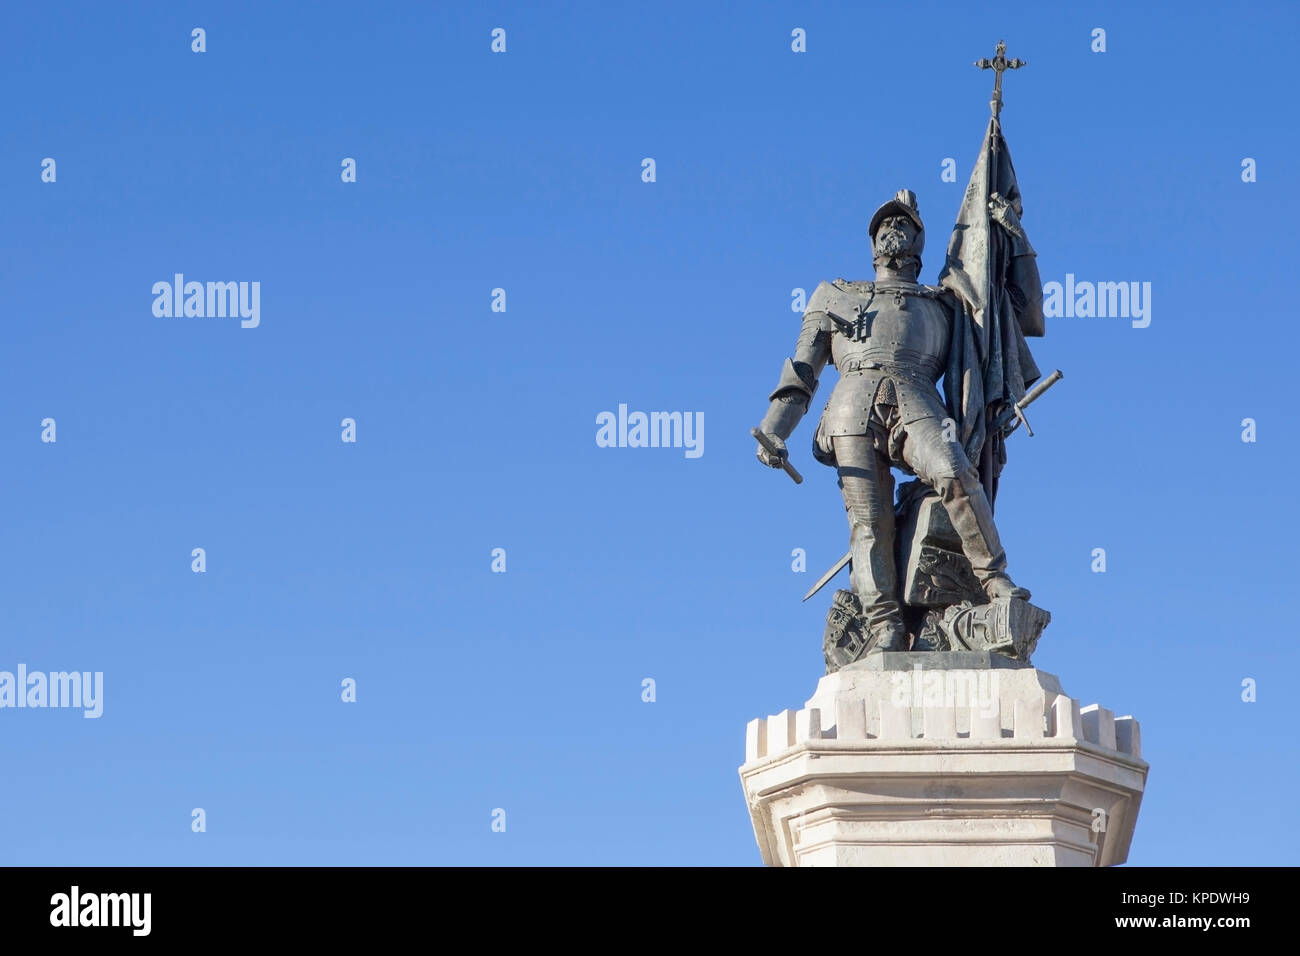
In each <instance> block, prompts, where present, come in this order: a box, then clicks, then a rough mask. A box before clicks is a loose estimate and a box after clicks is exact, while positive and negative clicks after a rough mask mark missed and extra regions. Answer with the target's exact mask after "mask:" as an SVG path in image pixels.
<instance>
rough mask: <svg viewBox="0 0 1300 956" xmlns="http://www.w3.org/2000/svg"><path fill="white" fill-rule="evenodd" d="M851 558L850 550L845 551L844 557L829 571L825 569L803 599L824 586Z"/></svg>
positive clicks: (806, 598)
mask: <svg viewBox="0 0 1300 956" xmlns="http://www.w3.org/2000/svg"><path fill="white" fill-rule="evenodd" d="M852 559H853V552H852V551H849V552H846V553H845V555H844V557H842V558H840V559H839V560H838V561H836V562H835V566H834V567H833V568H831V569H830V570H829V571H827V572H826V573H825V574H823V575H822V576H821V580H820V581H818V582H817V583H816V584H814V585H813V586H812V590H811V591H809V592H808V593H807V594H805V595H804V596H803V600H805V601H806V600H808V599H809V598H810V597H812V596H813V595H814V594H816V593H817V592H818V591H820V590H821V589H822V588H824V587H826V584H827V582H829V581H830V579H831V578H833V577H835V575H837V574H839V573H840V571H842V570H843V569H844V565H846V564H848V563H849V561H851V560H852ZM801 603H802V602H801Z"/></svg>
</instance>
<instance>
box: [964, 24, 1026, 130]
mask: <svg viewBox="0 0 1300 956" xmlns="http://www.w3.org/2000/svg"><path fill="white" fill-rule="evenodd" d="M1006 54H1007V44H1006V42H1005V41H1003V40H999V41H998V47H997V49H996V50H994V51H993V59H991V60H990V59H988V58H987V57H985V58H984V59H981V60H976V61H975V65H976V66H978V67H979V68H980V69H981V70H992V71H993V75H994V77H995V78H994V80H993V99H991V100H989V109H991V110H992V111H993V116H994V118H995V119H996V118H997V116H998V114H999V113H1001V112H1002V73H1003V71H1005V70H1018V69H1020V68H1021V67H1022V66H1024V65H1025V61H1024V60H1008V59H1007V55H1006Z"/></svg>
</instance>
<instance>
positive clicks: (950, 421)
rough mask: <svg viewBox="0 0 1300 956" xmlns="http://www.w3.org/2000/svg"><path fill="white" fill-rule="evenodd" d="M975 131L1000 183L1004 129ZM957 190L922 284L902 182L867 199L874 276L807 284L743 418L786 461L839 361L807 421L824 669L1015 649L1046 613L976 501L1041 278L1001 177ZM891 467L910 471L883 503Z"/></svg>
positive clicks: (1020, 653) (917, 237)
mask: <svg viewBox="0 0 1300 956" xmlns="http://www.w3.org/2000/svg"><path fill="white" fill-rule="evenodd" d="M990 136H991V137H995V140H994V141H993V143H992V144H990V142H989V141H988V140H986V143H985V146H986V153H987V154H989V158H990V162H991V165H992V166H993V167H994V168H993V169H985V170H984V172H985V177H984V181H983V183H981V185H985V184H987V182H988V180H990V179H992V177H991V176H988V175H987V174H988V173H990V172H994V173H996V172H998V170H997V169H996V167H997V166H998V164H999V160H1001V161H1002V164H1003V165H1004V166H1005V169H1003V170H1001V172H1002V173H1003V176H1002V179H1003V180H1004V181H1006V180H1008V179H1009V180H1010V182H1011V183H1012V184H1014V172H1013V171H1012V170H1011V169H1010V159H1009V157H1008V156H1007V155H1006V153H1005V143H1001V145H1002V147H1003V152H1002V155H1001V156H998V155H997V152H998V150H997V145H998V143H1000V142H1001V134H1000V131H999V130H998V129H997V121H996V118H995V119H994V121H993V123H992V124H991V125H990ZM972 185H973V186H974V185H976V184H975V181H974V178H973V180H972ZM972 192H973V193H974V198H976V199H977V201H978V206H979V207H980V208H978V209H972V208H964V209H963V214H962V217H960V218H959V220H958V223H957V228H956V230H955V231H954V234H953V239H952V243H951V245H950V249H949V263H948V267H946V268H945V269H944V272H943V275H941V277H940V282H941V285H939V286H926V285H919V284H918V283H917V278H918V276H919V274H920V271H921V255H922V252H923V250H924V248H925V225H924V223H923V221H922V219H921V213H920V210H919V208H918V206H917V200H916V195H915V194H914V193H913V192H911V191H910V190H906V189H904V190H901V191H899V192H898V194H897V195H896V196H895V197H894V198H893V199H891V200H890V201H889V202H887V203H885V204H884V205H883V206H881V207H880V208H879V209H878V210H876V213H875V215H873V216H872V217H871V221H870V224H869V225H868V227H867V232H868V234H869V236H870V240H871V245H872V251H873V262H874V264H875V269H876V277H875V281H874V282H852V281H847V280H844V279H836V280H834V281H833V282H823V283H821V285H819V286H818V287H817V289H816V291H815V292H814V293H813V295H812V297H811V299H810V300H809V301H808V307H807V310H806V312H805V313H804V316H803V327H802V329H801V330H800V333H799V338H798V341H797V343H796V345H795V350H794V355H793V357H791V358H788V359H787V360H786V362H785V365H784V367H783V368H782V370H781V377H780V381H779V382H778V383H777V386H776V388H775V389H774V390H773V392H772V393H771V395H770V401H771V404H770V406H769V408H768V412H767V415H766V416H765V417H764V419H763V422H762V424H761V425H760V426H759V428H758V430H757V432H756V437H758V438H759V442H760V444H759V448H758V458H759V460H760V461H761V462H763V463H764V464H765V465H769V466H771V467H773V468H781V467H787V461H786V459H787V458H788V452H787V450H786V447H785V439H787V438H788V437H789V436H790V434H791V433H792V432H793V431H794V429H795V426H796V425H798V424H799V421H800V420H801V419H802V418H803V416H804V415H805V413H806V412H807V410H808V407H809V404H810V403H811V401H812V398H813V395H814V394H815V393H816V391H817V386H818V381H819V379H820V378H821V376H822V372H823V370H824V369H825V367H826V366H827V364H833V365H834V366H835V367H836V368H837V369H838V371H839V381H838V382H837V383H836V385H835V388H834V390H833V391H832V392H831V395H830V399H829V401H828V402H827V403H826V407H825V410H824V411H823V412H822V416H821V420H820V421H819V422H818V424H817V430H816V433H815V435H814V436H813V456H814V457H815V458H816V459H817V461H819V462H821V463H822V464H825V465H829V466H831V467H833V468H835V469H836V470H837V472H838V475H839V486H840V489H841V491H842V493H843V496H844V507H845V509H846V510H847V512H848V520H849V529H850V548H849V554H848V555H846V559H847V562H841V565H839V566H837V568H836V569H833V570H838V567H840V566H842V565H843V564H844V563H848V564H849V565H850V567H851V576H850V580H851V583H852V591H851V592H846V591H841V592H839V593H838V594H837V595H836V598H835V602H834V605H833V606H832V608H831V613H830V616H829V619H828V628H827V634H826V644H825V652H826V661H827V669H828V671H833V670H836V669H837V668H838V667H841V666H844V665H845V664H848V663H852V662H854V661H855V660H858V659H860V658H861V657H863V656H865V655H867V654H870V653H881V652H886V651H905V650H909V649H911V650H992V651H996V652H999V653H1002V654H1005V655H1007V656H1011V657H1016V658H1018V659H1022V660H1028V655H1029V653H1030V651H1032V648H1033V644H1034V643H1035V642H1036V641H1037V639H1038V636H1039V634H1040V633H1041V631H1042V629H1043V627H1044V626H1045V625H1046V623H1047V620H1048V615H1047V613H1046V612H1045V611H1042V610H1041V609H1039V608H1036V607H1034V606H1033V605H1030V604H1028V598H1029V596H1030V595H1029V592H1028V591H1026V590H1025V589H1024V588H1021V587H1018V586H1017V585H1016V584H1015V583H1014V582H1013V581H1012V580H1011V578H1010V577H1009V576H1008V574H1007V556H1006V552H1005V550H1004V549H1003V546H1002V542H1001V540H1000V539H999V537H998V531H997V527H996V525H995V524H994V522H993V506H992V502H993V497H994V495H995V494H996V488H997V477H998V474H999V473H1000V471H1001V466H1002V464H1003V463H1004V462H1005V449H1004V448H1003V445H1002V441H1003V439H1004V438H1005V436H1006V434H1009V431H1010V430H1011V429H1014V427H1015V426H1016V425H1017V424H1019V423H1020V422H1023V421H1024V417H1023V414H1022V409H1023V408H1024V406H1025V405H1026V404H1028V401H1026V400H1025V398H1026V393H1025V387H1026V386H1027V385H1030V384H1032V383H1033V382H1034V381H1035V380H1036V379H1038V378H1039V373H1038V369H1037V367H1036V366H1035V365H1034V362H1033V359H1032V357H1031V356H1030V354H1029V350H1028V348H1027V347H1026V345H1025V339H1024V337H1025V336H1026V335H1031V336H1032V335H1042V334H1043V331H1044V328H1043V313H1042V286H1041V283H1040V280H1039V277H1038V269H1037V266H1036V265H1035V261H1034V255H1035V254H1034V250H1033V248H1032V247H1031V246H1030V244H1029V241H1028V238H1027V237H1026V235H1025V232H1024V229H1023V228H1022V227H1021V224H1020V219H1019V215H1018V213H1019V207H1020V201H1019V191H1018V189H1014V188H1013V190H1012V192H1011V194H1010V198H1008V197H1007V196H1004V195H1000V194H999V193H997V192H985V193H984V194H983V196H981V195H980V190H974V191H972V190H968V193H967V195H968V200H969V199H970V198H971V197H972ZM974 205H976V204H975V203H971V202H969V201H968V203H967V207H972V206H974ZM972 217H974V218H976V219H979V218H981V217H982V223H981V224H982V225H983V226H984V230H983V234H982V237H981V236H980V235H979V234H978V231H974V232H972V231H971V230H970V229H969V225H970V223H969V222H967V221H964V220H969V219H971V218H972ZM973 266H975V267H983V268H985V269H986V270H991V271H992V273H993V275H992V279H993V281H992V283H990V284H989V285H985V286H984V287H983V288H980V286H981V283H980V281H979V275H978V271H977V269H973V268H972V267H973ZM972 273H975V274H972ZM941 378H942V379H944V384H945V392H946V393H947V398H946V400H945V398H944V397H942V396H940V394H939V389H938V387H937V385H938V382H939V381H940V379H941ZM1056 378H1059V374H1058V375H1056V376H1054V377H1053V378H1052V379H1051V381H1055V379H1056ZM1045 384H1050V382H1048V383H1045ZM1041 390H1042V389H1041V388H1040V390H1039V392H1038V393H1039V394H1041ZM1034 397H1037V395H1036V394H1035V395H1033V396H1032V397H1030V398H1029V401H1032V399H1033V398H1034ZM1026 424H1027V423H1026ZM1008 426H1009V427H1008ZM891 468H898V469H899V470H901V471H903V472H905V473H906V474H909V475H915V476H916V478H917V479H918V481H916V482H910V483H909V484H907V485H904V486H903V488H902V489H900V490H901V493H900V495H899V500H898V502H897V505H896V504H895V500H894V479H893V475H892V472H891ZM900 531H901V540H897V541H896V538H898V537H899V535H898V532H900ZM832 573H833V572H832ZM826 580H827V579H825V578H824V579H823V581H822V583H825V581H826Z"/></svg>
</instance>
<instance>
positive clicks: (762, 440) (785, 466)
mask: <svg viewBox="0 0 1300 956" xmlns="http://www.w3.org/2000/svg"><path fill="white" fill-rule="evenodd" d="M749 433H750V434H751V435H753V436H754V438H756V439H757V440H758V443H759V444H760V445H762V446H763V450H764V451H765V452H767V453H768V454H769V455H771V456H772V457H773V458H776V459H777V460H779V461H780V462H781V470H782V471H784V472H785V473H786V474H787V475H789V476H790V478H791V479H792V480H793V481H794V483H795V484H796V485H802V484H803V475H801V474H799V472H798V471H797V470H795V467H794V465H792V464H790V458H789V457H788V455H782V454H781V453H780V451H778V450H777V447H776V446H775V445H773V444H772V442H771V441H770V440H769V439H768V437H767V435H765V434H763V432H762V431H761V430H760V429H757V428H751V429H750V430H749Z"/></svg>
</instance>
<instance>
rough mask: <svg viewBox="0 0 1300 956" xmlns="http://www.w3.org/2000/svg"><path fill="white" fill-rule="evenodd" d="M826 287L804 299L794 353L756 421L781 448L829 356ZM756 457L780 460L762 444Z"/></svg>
mask: <svg viewBox="0 0 1300 956" xmlns="http://www.w3.org/2000/svg"><path fill="white" fill-rule="evenodd" d="M827 287H828V283H825V282H823V283H822V284H821V285H820V286H818V287H817V290H816V291H815V292H814V293H813V296H812V299H811V300H810V301H809V303H808V309H807V311H806V312H804V316H803V327H802V328H801V329H800V331H799V340H798V341H797V342H796V343H795V349H794V355H793V356H792V357H790V358H787V359H786V360H785V364H784V365H782V366H781V378H780V380H779V381H778V382H777V384H776V388H774V389H773V390H772V393H771V394H770V395H769V396H768V401H769V405H768V409H767V414H766V415H765V416H764V417H763V422H762V424H761V425H759V429H760V430H761V431H763V432H764V433H765V434H767V435H770V436H772V437H773V438H775V439H777V440H778V441H777V443H776V445H777V447H778V449H781V450H784V441H785V439H787V438H789V437H790V434H791V433H792V432H793V431H794V430H795V426H797V425H798V424H799V422H800V420H802V418H803V416H804V415H805V414H806V413H807V412H808V406H809V404H810V403H811V402H812V397H813V394H814V393H815V392H816V391H817V381H818V379H819V378H820V377H821V373H822V370H823V369H824V368H825V367H826V364H827V363H828V362H829V361H830V358H831V329H832V326H831V320H830V316H828V315H827V314H826V312H825V311H824V309H825V306H826V302H827V299H828V294H827V292H826V291H824V290H825V289H826V288H827ZM758 457H759V460H760V461H762V462H763V463H764V464H767V465H771V466H772V467H774V468H779V467H780V461H779V460H773V456H772V455H771V454H770V453H768V452H767V451H765V450H764V449H762V448H760V449H759V453H758Z"/></svg>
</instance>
